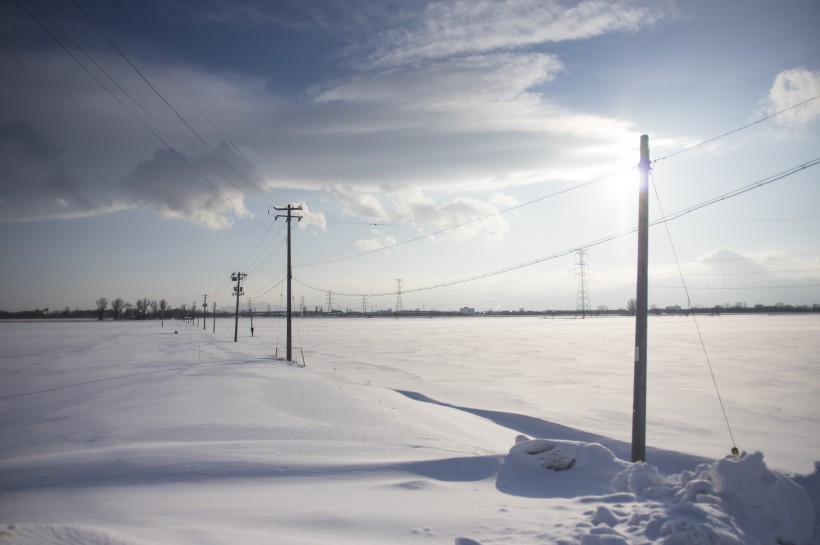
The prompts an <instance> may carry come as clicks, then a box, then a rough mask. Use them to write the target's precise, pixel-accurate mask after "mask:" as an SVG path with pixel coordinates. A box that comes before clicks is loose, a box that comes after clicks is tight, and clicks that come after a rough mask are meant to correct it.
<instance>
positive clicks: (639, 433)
mask: <svg viewBox="0 0 820 545" xmlns="http://www.w3.org/2000/svg"><path fill="white" fill-rule="evenodd" d="M649 166H650V164H649V136H647V135H645V134H644V135H641V162H640V163H639V164H638V169H639V171H640V183H639V186H638V282H637V286H638V287H637V296H636V298H635V301H636V304H635V385H634V388H633V393H632V395H633V401H632V461H633V462H645V461H646V314H647V297H648V290H647V285H648V274H649Z"/></svg>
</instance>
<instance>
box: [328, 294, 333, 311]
mask: <svg viewBox="0 0 820 545" xmlns="http://www.w3.org/2000/svg"><path fill="white" fill-rule="evenodd" d="M327 311H328V312H329V313H330V312H333V292H332V291H329V292H327Z"/></svg>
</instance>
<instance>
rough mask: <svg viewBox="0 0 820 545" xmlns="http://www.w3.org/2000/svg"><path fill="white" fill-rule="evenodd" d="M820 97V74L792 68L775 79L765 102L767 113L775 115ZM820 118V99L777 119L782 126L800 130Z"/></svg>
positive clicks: (785, 113)
mask: <svg viewBox="0 0 820 545" xmlns="http://www.w3.org/2000/svg"><path fill="white" fill-rule="evenodd" d="M818 95H820V72H816V71H811V70H807V69H805V68H792V69H790V70H784V71H783V72H780V73H779V74H778V75H777V77H775V79H774V83H773V84H772V87H771V89H769V96H768V97H767V99H766V101H765V109H766V113H768V114H773V113H775V112H779V111H781V110H784V109H786V108H789V107H791V106H794V105H795V104H799V103H801V102H803V101H806V100H808V99H811V98H814V97H817V96H818ZM817 118H820V99H817V100H813V101H812V102H809V103H807V104H804V105H803V106H800V107H798V108H795V109H793V110H789V111H787V112H784V113H783V114H781V115H779V116H777V117H776V118H775V119H776V120H777V122H778V123H780V124H781V125H785V126H788V127H793V128H800V127H804V126H806V125H808V124H809V123H811V122H812V121H814V120H815V119H817Z"/></svg>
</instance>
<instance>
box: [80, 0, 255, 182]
mask: <svg viewBox="0 0 820 545" xmlns="http://www.w3.org/2000/svg"><path fill="white" fill-rule="evenodd" d="M71 1H72V3H73V4H74V5H75V6H76V7H77V9H78V10H80V12H81V13H82V14H83V15H84V16H85V17H86V19H88V20H89V22H90V23H91V24H92V25H93V26H94V28H95V29H96V30H97V31H98V32H99V33H100V34H102V36H103V37H104V38H105V39H106V41H107V42H108V43H109V44H110V45H111V47H113V48H114V50H115V51H116V52H117V53H118V54H119V55H120V57H122V58H123V60H125V62H126V63H127V64H128V66H130V67H131V69H132V70H134V72H136V73H137V75H138V76H139V77H140V78H141V79H142V81H144V82H145V84H146V85H148V87H149V88H150V89H151V90H152V91H153V92H154V94H156V95H157V96H158V97H159V98H160V100H162V102H163V103H164V104H165V105H166V106H167V107H168V109H170V110H171V111H172V112H173V113H174V115H176V116H177V118H179V120H180V121H181V122H182V123H183V124H184V125H185V126H186V127H187V128H188V130H190V131H191V133H192V134H193V135H194V136H196V137H197V138H198V139H199V141H200V142H202V143H203V144H204V145H205V146H206V147H207V148H208V149H209V150H210V151H211V153H213V154H214V155H215V156H216V157H218V158H219V159H220V160H221V161H222V162H223V163H224V164H225V165H226V166H228V168H230V169H231V170H233V172H234V173H235V174H237V176H238V177H239V178H240V179H242V180H243V181H244V182H245V183H246V184H248V185H249V186H250V187H251V188H253V189H254V190H255V191H256V192H257V193H259V195H261V196H262V198H267V195H265V194H264V193H262V192H261V191H260V190H259V189H258V188H257V187H256V186H254V185H253V184H252V183H250V182H249V181H248V180H247V179H245V177H244V176H242V175H241V174H240V173H239V172H238V171H237V170H236V169H235V168H234V167H233V166H232V165H230V164H229V163H228V162H227V161H225V159H224V158H223V157H222V156H221V155H220V154H219V153H218V152H217V151H216V150H215V149H214V148H213V146H211V144H210V143H209V142H208V141H207V140H205V138H203V137H202V135H201V134H199V132H198V131H197V130H196V129H195V128H194V127H193V126H192V125H191V124H190V123H189V122H188V120H187V119H185V117H183V116H182V114H180V113H179V111H177V109H176V108H174V106H173V105H172V104H171V103H170V102H168V100H167V99H166V98H165V96H163V94H162V93H160V92H159V90H158V89H157V88H156V87H155V86H154V84H153V83H151V81H150V80H149V79H148V77H147V76H146V75H145V74H143V72H142V71H141V70H140V69H139V67H137V65H136V64H134V62H133V61H132V60H131V59H130V58H129V57H128V55H126V54H125V52H124V51H123V50H122V48H120V46H119V45H118V44H117V43H116V42H115V41H114V39H113V38H112V37H111V36H110V35H109V34H108V33H107V32H106V31H105V29H103V28H102V27H101V26H100V25H99V24H98V23H97V21H96V20H95V19H94V18H93V17H91V14H89V13H88V11H86V10H85V8H83V7H82V5H80V3H79V2H78V1H77V0H71ZM215 172H216V171H215ZM222 178H223V179H224V180H225V181H226V182H228V183H229V184H231V185H232V186H234V187H235V188H236V189H238V190H239V191H240V192H242V193H243V194H245V195H246V196H248V197H251V198H252V195H251V194H250V193H248V192H247V191H246V190H245V189H243V188H242V187H240V186H239V185H237V184H235V183H234V182H232V181H231V180H229V179H228V178H227V177H224V176H222Z"/></svg>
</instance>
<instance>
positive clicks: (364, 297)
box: [362, 295, 367, 314]
mask: <svg viewBox="0 0 820 545" xmlns="http://www.w3.org/2000/svg"><path fill="white" fill-rule="evenodd" d="M362 314H367V295H362Z"/></svg>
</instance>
